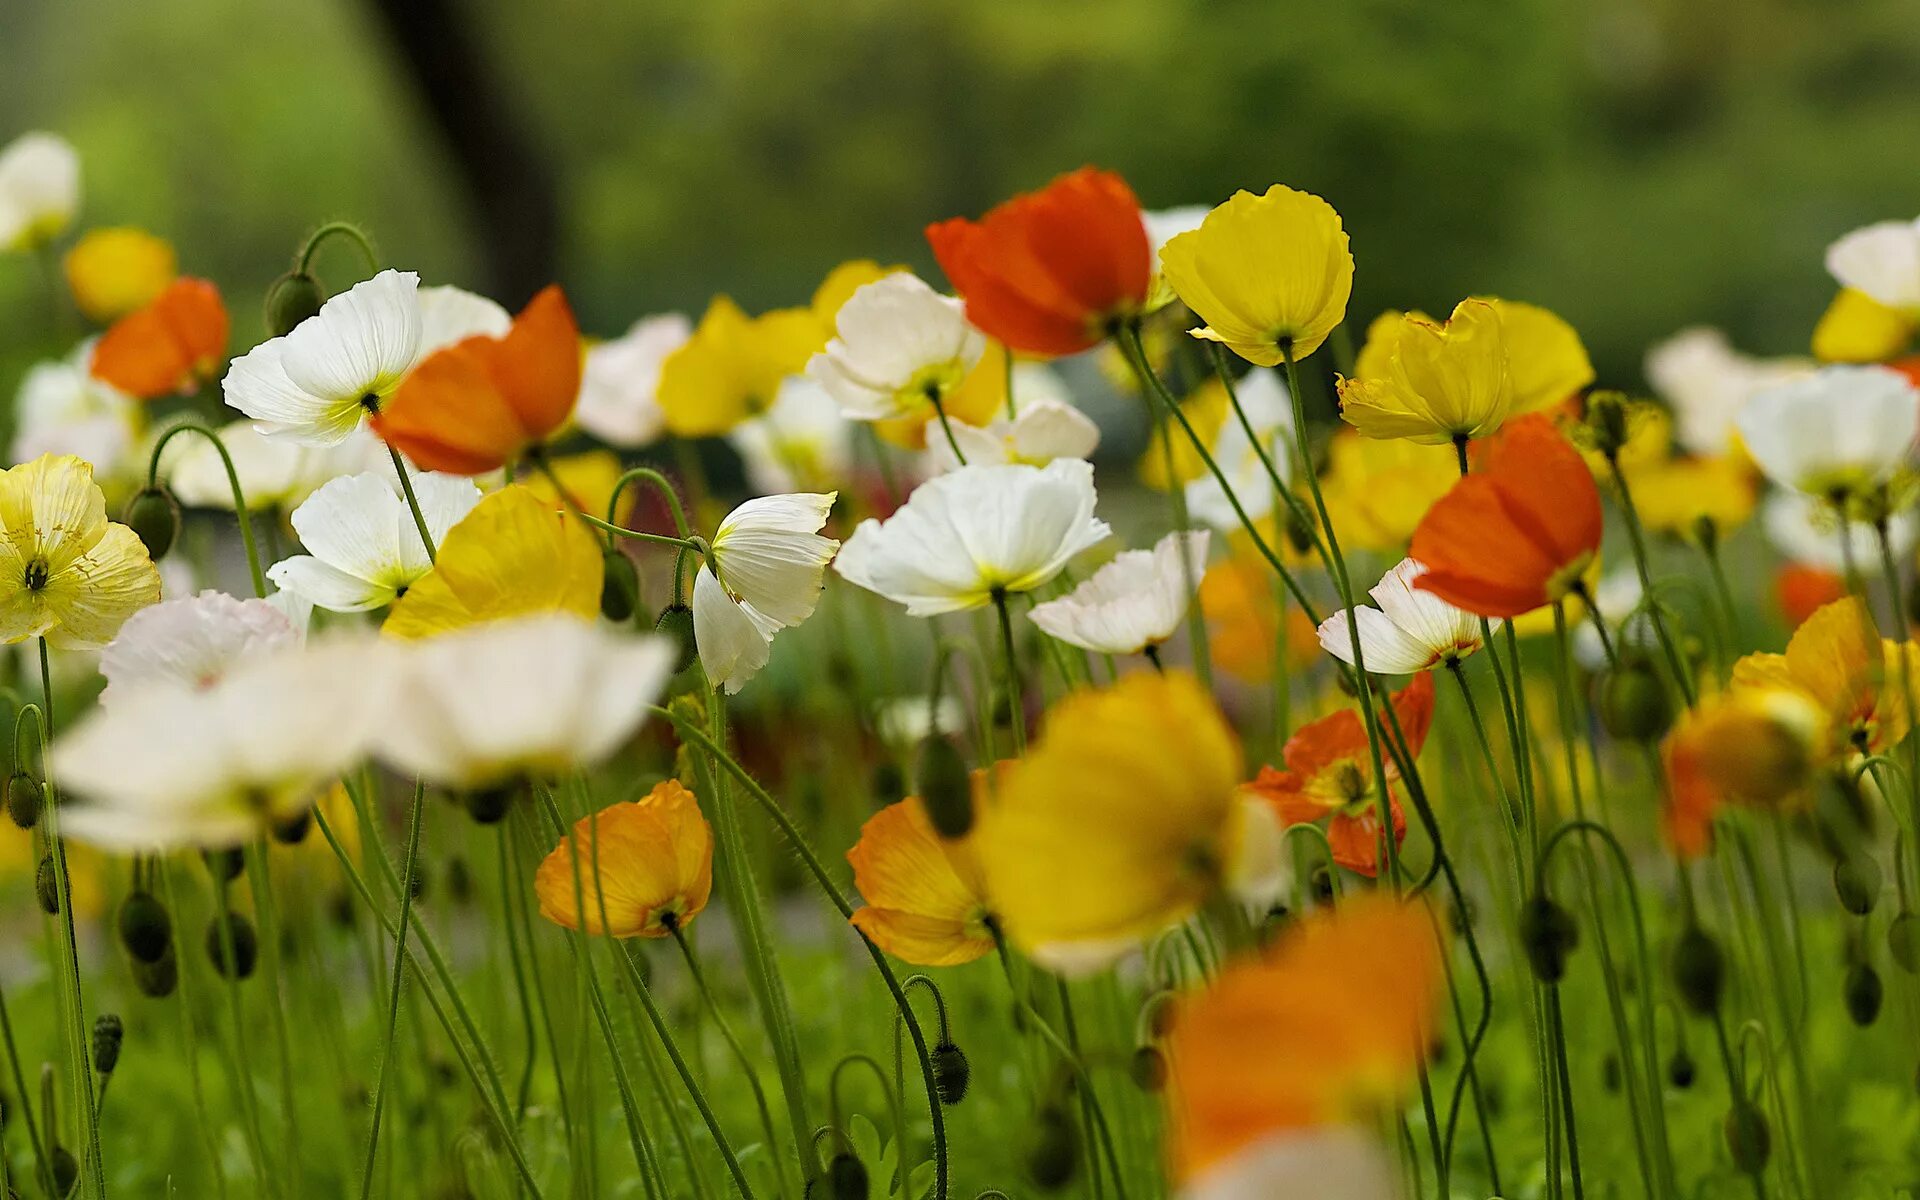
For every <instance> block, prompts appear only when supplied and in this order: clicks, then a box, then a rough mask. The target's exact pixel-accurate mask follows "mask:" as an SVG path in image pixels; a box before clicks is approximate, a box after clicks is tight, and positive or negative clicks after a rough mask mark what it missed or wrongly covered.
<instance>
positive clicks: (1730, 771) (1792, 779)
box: [1661, 685, 1831, 858]
mask: <svg viewBox="0 0 1920 1200" xmlns="http://www.w3.org/2000/svg"><path fill="white" fill-rule="evenodd" d="M1830 733H1831V727H1830V725H1829V723H1828V720H1827V714H1826V713H1824V712H1822V711H1821V708H1820V705H1819V704H1817V703H1816V702H1815V701H1814V699H1813V698H1812V697H1811V696H1809V695H1808V694H1807V693H1806V692H1804V691H1802V690H1800V689H1799V688H1798V687H1773V686H1758V685H1756V686H1745V687H1735V688H1733V689H1732V690H1731V691H1727V692H1722V693H1720V694H1719V695H1717V696H1712V697H1709V698H1708V699H1707V700H1705V701H1704V702H1702V703H1701V705H1700V707H1698V708H1696V709H1694V710H1692V711H1691V712H1689V713H1687V714H1686V715H1685V716H1683V717H1682V718H1681V719H1680V722H1679V724H1677V725H1676V726H1674V729H1673V732H1672V733H1670V734H1668V735H1667V739H1666V741H1665V743H1664V744H1663V745H1662V746H1661V758H1662V760H1663V761H1664V763H1665V765H1666V772H1667V788H1666V805H1665V809H1664V811H1663V812H1662V814H1661V817H1662V822H1661V823H1662V825H1663V827H1664V829H1665V832H1666V835H1667V840H1668V841H1669V842H1670V843H1671V844H1672V846H1673V849H1674V851H1675V852H1676V853H1678V854H1679V855H1681V856H1682V857H1684V858H1697V857H1699V856H1700V855H1702V854H1705V853H1706V852H1707V850H1708V849H1709V848H1711V846H1712V844H1713V820H1714V818H1715V816H1717V815H1718V814H1719V811H1720V808H1721V806H1722V805H1725V804H1729V803H1731V804H1746V805H1752V806H1755V807H1760V808H1778V807H1781V806H1784V805H1790V804H1793V803H1796V802H1797V801H1801V800H1804V798H1805V796H1806V789H1807V785H1808V784H1809V783H1811V782H1812V780H1813V771H1814V768H1815V767H1816V766H1818V765H1819V764H1820V763H1821V762H1823V761H1825V760H1826V759H1827V758H1828V757H1830V755H1831V747H1830V746H1829V745H1828V738H1829V735H1830Z"/></svg>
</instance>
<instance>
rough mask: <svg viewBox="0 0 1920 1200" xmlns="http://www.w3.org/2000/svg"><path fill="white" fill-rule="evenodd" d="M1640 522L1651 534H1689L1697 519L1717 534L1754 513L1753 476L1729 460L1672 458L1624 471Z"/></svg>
mask: <svg viewBox="0 0 1920 1200" xmlns="http://www.w3.org/2000/svg"><path fill="white" fill-rule="evenodd" d="M1627 486H1629V487H1630V488H1632V489H1633V504H1634V507H1635V508H1636V509H1637V510H1638V511H1639V514H1640V523H1641V524H1642V525H1644V526H1645V527H1646V528H1647V529H1649V530H1651V531H1653V532H1655V533H1670V534H1676V535H1678V536H1681V537H1690V536H1692V535H1693V534H1694V533H1695V532H1696V531H1697V530H1698V528H1699V525H1700V522H1701V521H1711V522H1712V523H1713V527H1714V529H1715V530H1717V531H1718V532H1720V533H1725V532H1727V531H1728V530H1730V529H1734V528H1737V527H1738V526H1740V525H1742V524H1744V523H1745V522H1746V520H1747V518H1748V517H1750V516H1752V515H1753V506H1754V503H1755V500H1756V499H1757V492H1756V489H1755V487H1754V482H1753V473H1752V472H1751V471H1749V470H1747V468H1746V467H1745V466H1744V465H1742V464H1740V463H1737V462H1735V461H1734V460H1733V459H1732V458H1729V457H1724V456H1723V457H1719V458H1675V459H1669V460H1667V461H1666V462H1658V463H1650V464H1647V465H1646V466H1642V467H1639V468H1637V469H1634V470H1631V471H1629V472H1627Z"/></svg>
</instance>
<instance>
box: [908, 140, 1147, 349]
mask: <svg viewBox="0 0 1920 1200" xmlns="http://www.w3.org/2000/svg"><path fill="white" fill-rule="evenodd" d="M927 243H928V244H929V245H930V246H932V248H933V256H934V258H935V259H937V260H939V263H940V269H941V270H943V271H945V272H946V273H947V278H948V280H950V281H951V282H952V284H953V287H954V290H955V291H957V292H959V293H960V296H961V298H962V299H963V300H964V301H965V302H966V313H967V320H969V321H971V322H972V323H973V324H974V326H975V327H976V328H978V329H979V330H980V331H981V332H983V333H985V334H986V335H987V336H988V337H990V338H993V339H994V340H995V341H997V342H1000V343H1002V344H1004V345H1005V346H1007V347H1008V348H1009V349H1011V350H1013V351H1015V352H1017V353H1020V354H1032V355H1039V356H1044V357H1050V358H1051V357H1059V356H1061V355H1067V354H1078V353H1079V352H1080V351H1082V350H1087V349H1090V348H1092V347H1093V346H1096V345H1098V344H1100V342H1101V341H1103V340H1104V339H1105V338H1106V337H1107V335H1108V334H1109V333H1110V332H1111V331H1112V327H1113V325H1114V323H1115V322H1116V321H1119V320H1123V319H1126V318H1128V317H1131V316H1133V315H1134V314H1136V313H1138V312H1139V311H1140V310H1141V308H1142V307H1143V306H1144V305H1145V304H1146V302H1147V292H1148V288H1149V286H1150V285H1151V283H1152V282H1153V252H1152V248H1151V245H1150V243H1149V242H1148V240H1147V227H1146V223H1145V222H1144V221H1143V220H1142V219H1141V215H1140V203H1139V201H1138V200H1136V199H1134V195H1133V189H1132V188H1130V187H1128V186H1127V183H1126V181H1125V180H1123V179H1121V178H1120V176H1118V175H1116V174H1114V173H1113V172H1111V171H1101V170H1096V169H1095V168H1093V167H1082V168H1080V169H1079V170H1077V171H1072V172H1069V173H1068V174H1065V175H1061V176H1059V177H1058V178H1056V179H1054V180H1053V182H1051V183H1049V184H1048V185H1047V186H1046V187H1044V188H1042V189H1040V190H1039V191H1037V192H1028V193H1025V194H1023V195H1019V196H1015V197H1014V198H1013V199H1011V200H1008V201H1006V202H1005V203H1004V204H1001V205H1000V206H998V207H997V208H994V209H993V210H992V211H990V212H988V213H987V215H986V216H984V217H982V218H980V219H979V220H978V221H970V220H968V219H966V218H965V217H954V218H952V219H951V220H946V221H941V222H939V223H937V224H934V225H929V226H928V227H927Z"/></svg>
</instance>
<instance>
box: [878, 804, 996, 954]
mask: <svg viewBox="0 0 1920 1200" xmlns="http://www.w3.org/2000/svg"><path fill="white" fill-rule="evenodd" d="M992 787H993V785H992V784H991V783H990V782H989V773H988V772H987V771H975V772H974V773H973V804H974V811H975V812H976V813H979V812H984V811H985V810H986V809H987V808H988V807H989V806H990V805H991V804H992V803H993V797H992V794H991V791H992ZM847 861H848V862H849V863H851V864H853V886H854V887H856V888H858V889H859V891H860V895H861V897H862V898H863V899H864V900H866V902H867V903H866V907H864V908H861V909H859V910H857V911H856V912H855V913H854V914H853V917H852V918H851V919H852V922H853V927H854V928H855V929H858V930H859V931H860V932H861V933H864V934H866V935H867V937H868V938H869V939H871V940H872V942H873V944H874V945H876V946H878V947H880V948H881V949H882V950H885V951H886V952H887V953H888V954H891V955H893V956H894V957H895V958H898V959H901V960H902V961H905V962H910V963H912V964H914V965H915V966H920V967H951V966H957V965H958V964H960V963H966V962H972V961H973V960H974V959H976V958H980V957H983V956H985V955H987V954H990V953H992V951H993V933H992V931H991V930H990V929H989V928H988V924H987V922H988V919H989V916H990V915H991V914H990V911H989V909H988V907H987V884H986V879H985V877H984V875H983V874H982V872H981V870H980V860H979V857H978V856H977V855H976V854H975V853H974V849H973V835H971V834H969V835H968V836H966V837H961V838H953V839H948V838H943V837H941V836H940V835H939V834H938V833H936V832H934V828H933V823H932V822H931V821H930V820H928V818H927V810H926V807H925V806H924V805H923V804H922V803H921V802H920V798H919V797H918V796H908V797H907V798H906V799H905V800H902V801H900V802H899V803H898V804H889V805H887V807H885V808H883V809H881V810H880V811H879V812H877V813H875V814H874V815H873V816H871V817H869V818H868V819H867V823H866V824H865V825H862V826H861V827H860V840H859V841H858V842H856V843H855V844H854V847H853V849H851V850H849V851H847Z"/></svg>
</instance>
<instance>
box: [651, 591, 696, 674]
mask: <svg viewBox="0 0 1920 1200" xmlns="http://www.w3.org/2000/svg"><path fill="white" fill-rule="evenodd" d="M653 631H654V632H655V633H658V634H661V635H663V636H665V637H670V638H672V639H673V644H674V647H675V654H674V658H673V673H674V674H675V675H678V674H680V673H681V672H682V671H684V670H686V669H687V668H688V667H691V666H692V665H693V660H694V657H695V656H696V654H697V652H698V649H699V647H697V646H696V645H695V644H694V640H693V610H692V609H691V608H688V607H687V606H686V605H684V604H669V605H668V606H667V607H665V608H663V609H661V610H660V619H659V620H657V621H655V622H654V623H653Z"/></svg>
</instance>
